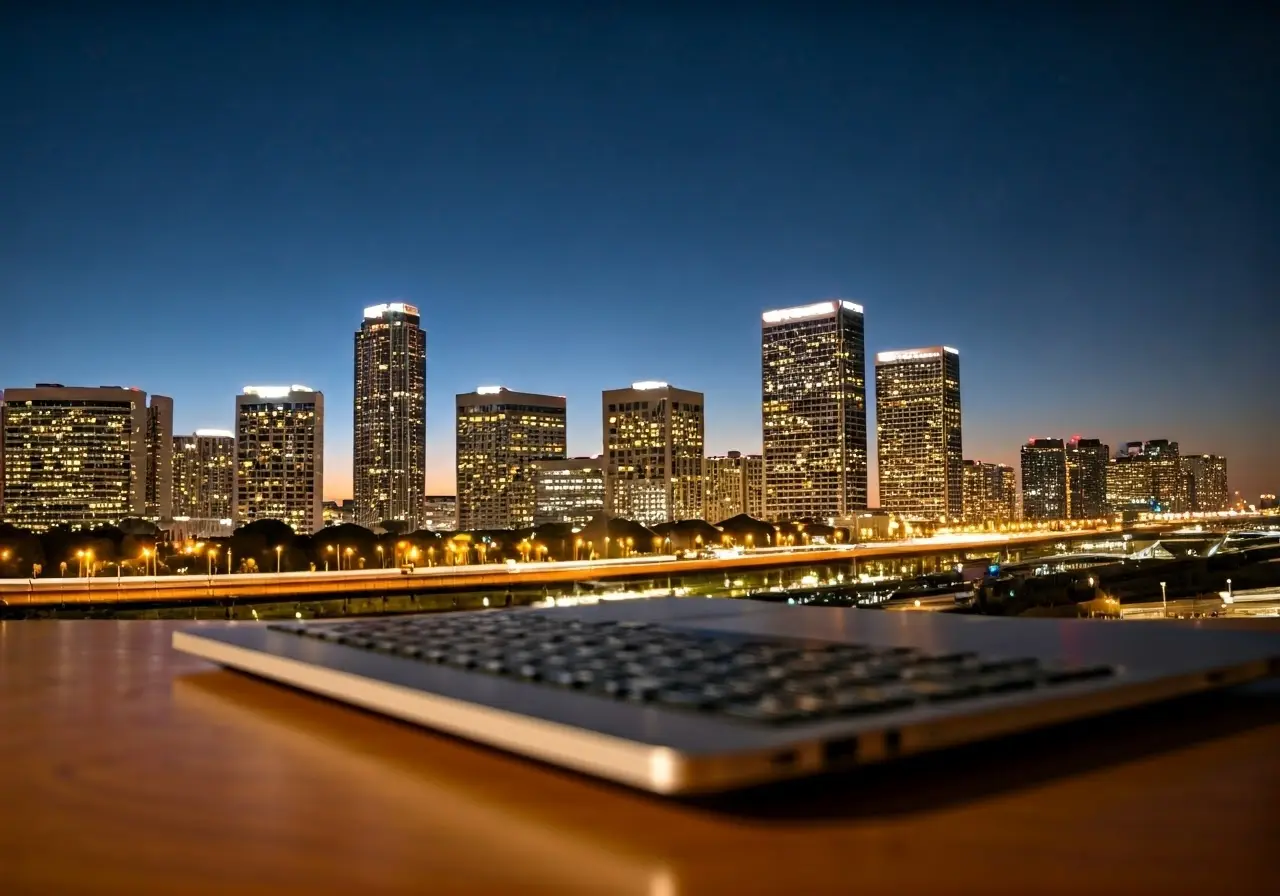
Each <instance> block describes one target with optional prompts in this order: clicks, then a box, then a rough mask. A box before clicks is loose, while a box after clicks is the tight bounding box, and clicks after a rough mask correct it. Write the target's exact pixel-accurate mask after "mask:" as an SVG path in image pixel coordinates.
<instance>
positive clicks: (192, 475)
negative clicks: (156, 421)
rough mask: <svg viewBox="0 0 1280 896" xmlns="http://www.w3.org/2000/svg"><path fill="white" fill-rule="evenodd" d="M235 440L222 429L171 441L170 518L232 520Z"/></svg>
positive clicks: (199, 431)
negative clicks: (171, 508) (171, 496)
mask: <svg viewBox="0 0 1280 896" xmlns="http://www.w3.org/2000/svg"><path fill="white" fill-rule="evenodd" d="M235 469H236V437H235V433H233V432H231V431H229V430H225V429H197V430H196V432H195V435H190V436H175V437H174V440H173V507H174V510H173V515H174V516H175V517H180V516H182V517H189V518H191V519H199V520H225V519H231V517H232V493H233V492H234V491H235Z"/></svg>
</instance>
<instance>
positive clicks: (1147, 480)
mask: <svg viewBox="0 0 1280 896" xmlns="http://www.w3.org/2000/svg"><path fill="white" fill-rule="evenodd" d="M1187 489H1188V485H1187V478H1186V469H1185V468H1184V466H1183V462H1182V458H1181V457H1180V455H1179V451H1178V443H1177V442H1171V441H1169V440H1168V439H1152V440H1150V441H1147V442H1126V443H1125V445H1124V446H1123V447H1122V448H1121V449H1120V451H1119V452H1117V454H1116V456H1115V458H1114V459H1113V460H1112V461H1111V462H1110V463H1109V464H1107V504H1108V506H1109V507H1110V509H1111V511H1112V512H1113V513H1122V512H1124V511H1126V510H1136V511H1140V512H1150V513H1183V512H1185V511H1186V510H1188V509H1190V508H1189V505H1188V501H1187V495H1188V492H1187Z"/></svg>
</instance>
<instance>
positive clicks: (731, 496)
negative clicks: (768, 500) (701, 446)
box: [702, 451, 764, 523]
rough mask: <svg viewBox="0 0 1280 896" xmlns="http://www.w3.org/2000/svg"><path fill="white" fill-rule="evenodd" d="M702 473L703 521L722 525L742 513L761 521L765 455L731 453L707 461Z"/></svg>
mask: <svg viewBox="0 0 1280 896" xmlns="http://www.w3.org/2000/svg"><path fill="white" fill-rule="evenodd" d="M702 471H703V479H704V480H705V484H704V485H703V489H704V490H705V495H704V497H703V505H704V507H705V509H704V511H703V514H702V517H703V519H706V520H709V521H711V522H713V523H718V522H720V521H722V520H727V519H729V518H730V517H734V516H737V515H738V514H741V513H745V514H749V515H750V516H754V517H757V518H758V517H760V516H761V515H762V514H763V513H764V458H763V457H762V456H761V455H759V454H743V453H742V452H741V451H730V452H729V453H728V454H726V455H721V456H718V457H708V458H705V459H704V460H703V462H702Z"/></svg>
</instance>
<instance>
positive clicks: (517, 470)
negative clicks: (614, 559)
mask: <svg viewBox="0 0 1280 896" xmlns="http://www.w3.org/2000/svg"><path fill="white" fill-rule="evenodd" d="M456 407H457V449H458V450H457V485H458V528H459V529H460V530H466V531H470V530H475V529H523V528H527V527H529V526H532V525H533V515H534V505H535V491H534V475H533V467H532V463H533V461H535V460H547V459H555V458H563V457H564V455H565V438H566V429H565V400H564V396H562V395H537V394H534V393H531V392H512V391H510V390H509V389H507V388H505V387H503V386H481V387H480V388H479V389H477V390H476V391H475V392H467V393H464V394H462V395H459V396H458V397H457V401H456Z"/></svg>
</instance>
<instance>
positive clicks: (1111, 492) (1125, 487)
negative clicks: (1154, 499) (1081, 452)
mask: <svg viewBox="0 0 1280 896" xmlns="http://www.w3.org/2000/svg"><path fill="white" fill-rule="evenodd" d="M1151 494H1152V491H1151V467H1150V465H1149V464H1148V463H1147V459H1146V458H1145V457H1143V456H1142V455H1141V454H1128V453H1121V454H1118V455H1116V456H1115V457H1114V458H1112V459H1111V460H1110V461H1109V462H1108V463H1107V510H1108V511H1110V512H1111V513H1124V512H1125V511H1126V510H1129V511H1139V512H1147V511H1150V510H1151Z"/></svg>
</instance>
